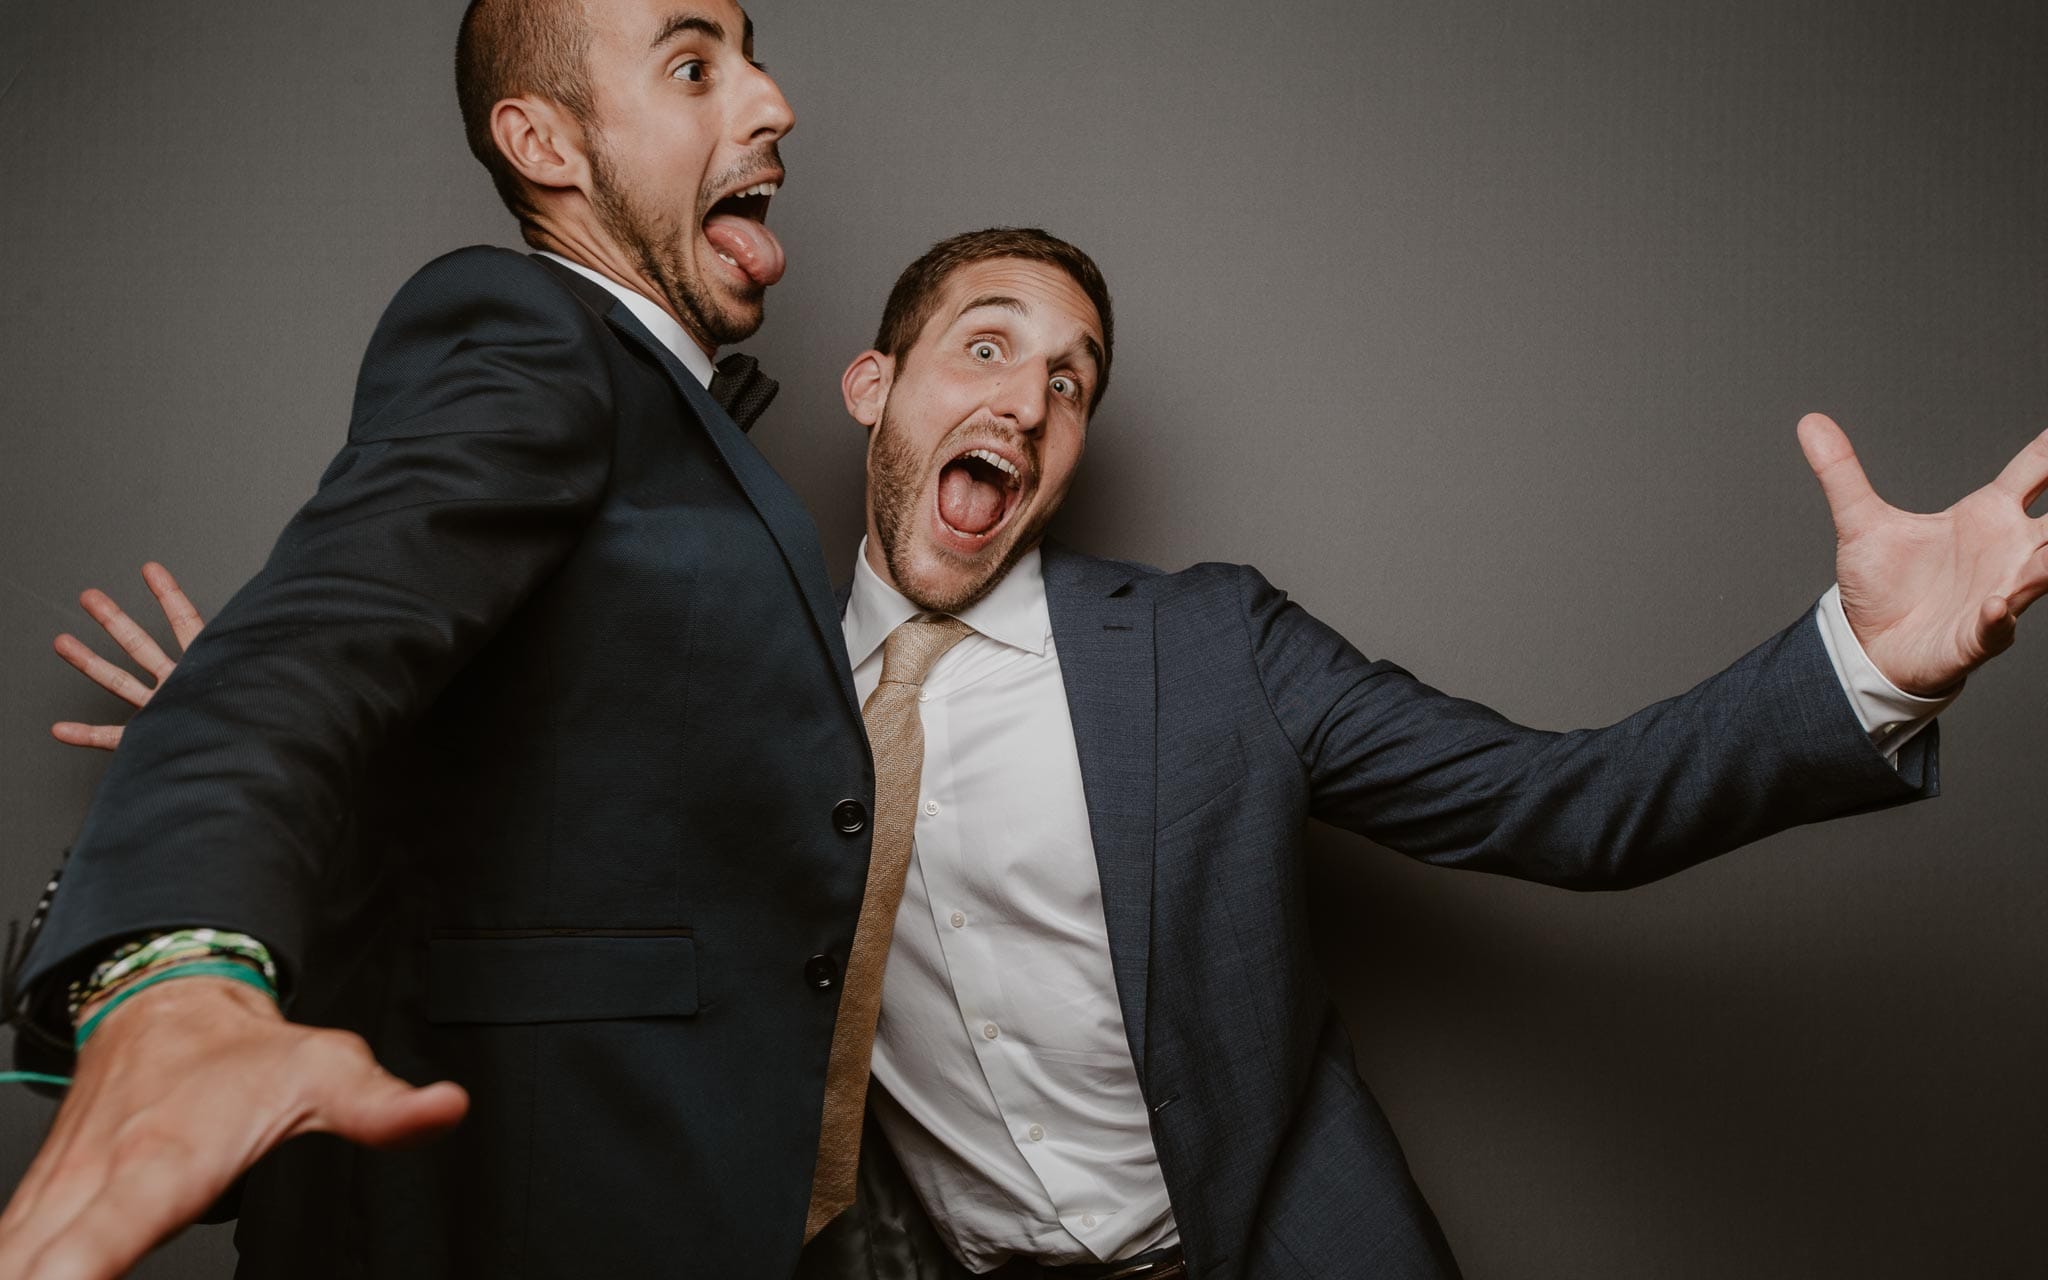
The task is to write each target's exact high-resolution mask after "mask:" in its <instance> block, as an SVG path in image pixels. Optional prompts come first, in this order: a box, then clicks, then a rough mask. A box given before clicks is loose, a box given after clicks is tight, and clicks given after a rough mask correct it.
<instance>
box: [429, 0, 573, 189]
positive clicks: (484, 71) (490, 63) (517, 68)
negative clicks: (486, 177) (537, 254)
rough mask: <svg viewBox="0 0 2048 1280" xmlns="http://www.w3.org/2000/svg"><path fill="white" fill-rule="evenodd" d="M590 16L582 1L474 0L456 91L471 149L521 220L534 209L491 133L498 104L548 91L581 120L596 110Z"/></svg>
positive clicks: (458, 59)
mask: <svg viewBox="0 0 2048 1280" xmlns="http://www.w3.org/2000/svg"><path fill="white" fill-rule="evenodd" d="M589 53H590V23H589V21H588V20H587V19H586V17H585V15H584V12H583V0H470V4H469V8H468V10H467V11H465V12H464V13H463V15H462V32H461V34H460V35H459V36H457V37H456V40H455V96H456V99H457V101H459V102H460V103H461V105H462V127H463V130H464V132H466V133H467V134H468V135H469V149H470V152H471V153H472V154H473V155H475V156H476V158H477V159H478V160H479V161H480V162H482V164H483V166H484V168H486V169H488V170H489V171H490V174H491V182H492V183H493V185H495V186H496V187H497V188H498V198H499V199H500V200H503V201H504V202H505V207H506V208H507V209H510V210H511V211H512V215H513V216H514V217H516V218H519V219H520V220H521V221H524V220H526V219H527V218H528V217H530V216H531V215H532V213H533V212H534V209H533V202H532V200H531V199H530V198H529V197H528V194H527V188H526V183H525V181H524V180H523V179H521V178H520V176H519V172H518V170H516V169H514V168H513V167H512V162H511V161H509V160H507V159H506V158H505V156H504V153H503V152H501V151H499V150H498V144H497V143H496V142H495V141H493V140H492V138H491V108H493V107H495V106H497V105H498V103H500V102H502V101H504V100H505V99H506V98H522V97H534V98H545V99H547V100H548V101H550V102H553V103H556V104H558V105H560V106H561V107H562V108H563V109H564V110H566V111H568V113H569V114H570V115H571V116H573V117H575V119H576V120H577V121H578V122H579V123H581V124H585V125H587V124H589V123H590V121H591V119H592V118H593V116H594V115H595V103H594V102H593V100H592V97H591V89H590V68H589V65H588V61H587V59H588V55H589Z"/></svg>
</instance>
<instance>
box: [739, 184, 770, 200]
mask: <svg viewBox="0 0 2048 1280" xmlns="http://www.w3.org/2000/svg"><path fill="white" fill-rule="evenodd" d="M779 190H781V187H780V186H779V185H777V184H776V183H773V182H757V183H755V184H754V185H753V186H751V187H748V188H747V189H746V190H745V191H735V192H733V193H732V198H734V199H738V198H741V197H744V196H772V195H774V194H775V193H776V192H777V191H779Z"/></svg>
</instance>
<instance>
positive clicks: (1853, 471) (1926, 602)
mask: <svg viewBox="0 0 2048 1280" xmlns="http://www.w3.org/2000/svg"><path fill="white" fill-rule="evenodd" d="M1799 447H1800V448H1801V449H1803V450H1804V451H1805V453H1806V461H1807V465H1809V466H1811V467H1812V468H1813V474H1814V475H1815V476H1816V477H1818V478H1819V480H1820V487H1821V491H1822V492H1823V493H1824V494H1825V495H1826V496H1827V502H1828V510H1829V512H1830V514H1832V515H1833V517H1834V521H1835V577H1836V581H1837V582H1838V583H1840V584H1841V588H1842V611H1843V613H1845V614H1846V615H1847V616H1848V619H1849V625H1850V627H1851V628H1852V629H1853V630H1854V631H1855V632H1856V638H1857V639H1858V640H1859V641H1861V642H1862V645H1863V650H1864V652H1865V653H1867V654H1869V655H1870V660H1871V661H1872V662H1874V663H1876V664H1877V668H1878V670H1880V671H1882V672H1884V674H1885V677H1886V678H1887V679H1889V680H1890V681H1891V682H1892V683H1893V684H1895V685H1897V686H1898V687H1899V688H1900V689H1902V690H1904V691H1905V692H1907V693H1911V694H1917V695H1920V696H1923V697H1930V696H1935V695H1939V694H1942V693H1945V692H1947V691H1948V690H1950V689H1951V688H1952V687H1953V686H1955V685H1956V684H1957V683H1958V682H1959V681H1961V680H1962V679H1963V677H1965V676H1967V675H1969V674H1970V672H1972V671H1974V670H1976V669H1977V668H1978V667H1979V666H1982V665H1983V664H1984V662H1985V661H1986V660H1987V659H1989V658H1991V657H1992V656H1993V655H1995V654H1998V653H2001V652H2003V651H2004V650H2005V649H2006V648H2007V647H2008V646H2010V645H2011V644H2012V641H2013V635H2014V632H2015V630H2016V628H2017V627H2018V625H2019V617H2020V614H2022V613H2024V612H2026V609H2027V606H2028V605H2030V604H2032V603H2034V601H2035V600H2037V599H2039V598H2040V597H2041V595H2042V594H2043V592H2048V518H2043V519H2038V520H2037V519H2035V518H2034V517H2032V516H2030V515H2028V514H2027V507H2028V505H2029V504H2031V503H2032V502H2033V501H2034V499H2035V498H2037V497H2039V496H2040V495H2041V492H2042V491H2043V490H2044V489H2048V432H2043V433H2042V434H2041V435H2038V436H2036V437H2034V439H2033V440H2032V441H2031V442H2029V443H2028V445H2027V447H2026V448H2024V449H2022V450H2020V451H2019V453H2018V455H2017V456H2015V457H2014V458H2013V460H2012V461H2011V462H2009V463H2007V464H2006V466H2005V470H2003V471H2001V472H1999V473H1998V478H1997V479H1995V480H1993V481H1992V482H1991V483H1990V484H1987V485H1985V486H1984V487H1983V488H1981V489H1979V490H1977V491H1976V492H1975V493H1972V494H1970V495H1969V496H1967V497H1965V498H1963V499H1962V500H1961V501H1960V502H1957V503H1956V504H1955V505H1954V506H1952V507H1950V508H1949V509H1948V510H1946V511H1941V512H1937V513H1935V514H1932V515H1919V514H1916V513H1914V512H1910V511H1901V510H1899V509H1898V508H1897V507H1894V506H1892V505H1891V504H1889V503H1887V502H1886V501H1884V499H1882V498H1880V497H1878V496H1877V492H1876V491H1875V490H1874V489H1872V488H1871V487H1870V481H1869V480H1868V479H1866V478H1865V477H1864V474H1863V467H1862V465H1861V464H1860V463H1858V462H1857V461H1856V451H1855V450H1854V449H1852V448H1850V447H1849V439H1848V437H1847V436H1845V435H1843V434H1842V429H1841V428H1840V427H1838V426H1836V425H1835V424H1834V422H1833V421H1832V420H1831V419H1829V418H1827V417H1825V416H1823V415H1821V414H1818V413H1810V414H1808V415H1806V416H1805V417H1804V418H1801V419H1800V420H1799Z"/></svg>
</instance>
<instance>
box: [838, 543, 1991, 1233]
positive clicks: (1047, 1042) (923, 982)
mask: <svg viewBox="0 0 2048 1280" xmlns="http://www.w3.org/2000/svg"><path fill="white" fill-rule="evenodd" d="M866 552H867V547H866V544H865V543H863V544H862V547H861V554H860V555H859V557H858V558H857V559H856V561H855V565H854V578H853V591H852V595H851V597H850V598H849V600H848V602H847V608H846V616H845V619H844V628H845V635H846V648H847V653H848V656H849V657H850V658H851V659H852V662H853V678H854V686H855V688H856V690H857V692H858V693H859V695H860V698H861V700H862V701H863V702H865V701H866V700H867V697H868V695H869V694H870V693H872V692H873V691H874V688H875V685H876V684H877V683H879V682H880V680H881V674H882V642H883V641H884V640H886V639H887V638H888V635H889V633H890V632H891V631H893V630H895V628H896V627H897V625H898V624H900V623H902V622H904V621H905V620H907V619H909V618H910V617H912V616H913V615H915V614H917V613H918V612H920V611H919V609H918V608H917V606H916V605H913V604H912V603H911V602H910V601H908V600H906V599H904V598H903V596H902V595H900V594H899V593H898V592H896V591H895V590H894V589H893V588H891V587H889V586H888V585H887V584H886V583H884V582H883V581H882V580H881V579H880V578H879V577H878V576H877V575H876V574H875V572H874V570H873V569H871V568H870V567H869V565H868V561H867V554H866ZM1815 615H1816V618H1815V620H1816V623H1817V625H1818V626H1819V627H1820V629H1821V637H1822V642H1823V645H1824V647H1825V648H1826V650H1827V653H1828V656H1829V658H1830V660H1832V661H1833V663H1834V666H1835V674H1836V675H1837V677H1838V678H1840V680H1841V681H1842V687H1843V690H1844V692H1845V693H1846V694H1847V695H1848V698H1849V702H1850V704H1851V706H1852V707H1853V708H1854V709H1855V712H1856V715H1857V718H1858V720H1859V721H1860V722H1861V723H1862V725H1863V728H1864V730H1865V731H1866V732H1868V733H1869V734H1870V735H1871V739H1872V742H1873V743H1874V744H1875V745H1876V746H1877V747H1878V749H1879V750H1881V751H1883V752H1885V753H1886V754H1887V755H1889V756H1891V757H1892V758H1893V759H1894V762H1896V757H1897V752H1898V749H1899V748H1900V747H1901V746H1903V745H1905V743H1906V742H1907V741H1908V740H1909V739H1911V737H1912V736H1913V735H1914V734H1915V733H1917V732H1919V730H1920V729H1921V728H1922V727H1924V726H1925V725H1926V724H1927V722H1928V720H1929V719H1930V718H1932V717H1933V716H1934V715H1935V713H1937V712H1939V711H1940V710H1941V709H1942V708H1944V707H1946V706H1947V705H1948V703H1949V702H1950V701H1951V700H1952V698H1941V699H1928V698H1916V697H1914V696H1912V695H1911V694H1907V693H1904V692H1902V691H1900V690H1899V689H1897V688H1895V687H1894V686H1893V685H1892V684H1891V682H1890V681H1889V680H1887V679H1885V677H1884V674H1883V673H1882V672H1880V671H1879V670H1878V669H1877V667H1876V666H1875V665H1874V664H1873V663H1872V662H1871V661H1870V659H1869V657H1868V656H1867V655H1866V654H1865V653H1864V651H1863V647H1862V645H1861V644H1859V643H1858V642H1857V640H1856V637H1855V634H1854V633H1853V632H1852V631H1851V630H1850V629H1849V624H1848V620H1847V618H1846V617H1845V616H1844V615H1843V612H1842V605H1841V599H1840V594H1839V592H1838V591H1837V590H1830V591H1829V592H1828V594H1827V595H1826V596H1825V597H1823V598H1822V600H1821V603H1820V606H1819V607H1818V608H1817V609H1816V610H1815ZM959 617H960V619H961V621H963V622H965V623H967V624H968V625H969V626H971V627H973V628H974V633H973V634H972V635H969V636H967V637H966V638H965V639H963V640H962V641H960V643H959V644H958V645H956V646H955V647H954V648H953V649H951V650H950V651H948V652H947V653H946V654H945V655H944V656H942V657H941V658H940V659H939V660H938V661H937V662H936V663H934V664H933V666H932V669H931V672H930V674H929V675H927V677H926V679H925V682H924V689H923V692H922V694H921V696H920V698H919V703H920V706H919V710H920V713H921V720H922V723H923V725H924V735H925V747H924V770H923V775H922V778H921V781H920V789H919V794H918V812H917V826H916V832H915V837H914V845H913V850H912V857H911V864H910V870H909V873H908V876H907V878H906V881H905V885H904V893H903V904H902V907H901V908H900V909H899V910H898V912H897V916H896V933H895V938H894V941H893V943H892V944H891V948H890V952H889V966H888V970H887V972H886V974H885V975H884V978H883V984H882V1011H881V1018H880V1021H879V1023H878V1024H877V1027H876V1032H875V1049H874V1063H873V1065H874V1078H875V1081H876V1083H877V1084H878V1085H879V1086H880V1087H879V1089H878V1090H877V1091H876V1093H875V1095H874V1097H875V1114H876V1118H877V1119H878V1120H879V1122H880V1123H881V1126H882V1129H883V1132H884V1133H885V1134H886V1135H887V1137H888V1139H889V1144H890V1146H891V1147H892V1148H894V1150H895V1152H896V1155H897V1157H898V1158H899V1159H900V1160H901V1162H902V1164H903V1168H904V1171H905V1173H906V1174H907V1175H908V1176H909V1178H910V1180H911V1182H912V1184H913V1185H914V1186H915V1187H916V1189H917V1192H918V1196H919V1199H920V1200H921V1201H922V1202H923V1203H924V1206H925V1208H926V1210H927V1211H928V1212H929V1213H930V1215H931V1217H932V1221H933V1224H934V1225H935V1226H936V1227H937V1228H938V1231H939V1235H940V1237H941V1238H942V1239H943V1240H945V1242H946V1243H947V1245H948V1247H949V1248H950V1249H951V1250H952V1252H953V1254H954V1255H955V1256H956V1257H957V1258H958V1259H959V1260H960V1261H961V1262H962V1263H963V1264H965V1265H966V1266H967V1267H968V1268H969V1269H970V1270H972V1271H977V1272H980V1271H988V1270H992V1269H994V1268H995V1267H996V1266H998V1265H1000V1264H1001V1263H1002V1262H1003V1260H1004V1259H1005V1258H1007V1257H1009V1256H1010V1255H1011V1254H1024V1255H1028V1256H1032V1257H1036V1258H1039V1259H1043V1260H1045V1261H1049V1262H1096V1261H1111V1260H1114V1259H1117V1258H1121V1257H1128V1256H1131V1255H1132V1254H1136V1253H1142V1252H1144V1251H1145V1250H1148V1249H1153V1248H1158V1247H1160V1246H1162V1245H1166V1244H1172V1243H1174V1242H1176V1241H1177V1240H1178V1239H1179V1231H1178V1228H1177V1227H1176V1226H1175V1224H1174V1220H1173V1210H1172V1206H1171V1205H1170V1204H1169V1202H1168V1198H1167V1193H1166V1182H1165V1179H1164V1177H1163V1175H1162V1174H1161V1173H1160V1170H1159V1157H1158V1154H1157V1152H1156V1151H1155V1150H1154V1149H1153V1145H1152V1134H1151V1125H1150V1115H1149V1113H1148V1112H1147V1110H1146V1107H1145V1099H1144V1095H1143V1093H1142V1092H1141V1091H1140V1089H1139V1087H1138V1078H1137V1069H1136V1066H1135V1064H1134V1063H1133V1061H1132V1059H1131V1051H1130V1044H1129V1042H1128V1041H1127V1040H1126V1039H1125V1036H1124V1026H1123V1016H1122V1013H1121V1012H1120V1009H1119V1006H1118V1003H1117V994H1116V979H1115V974H1114V971H1113V970H1112V968H1111V965H1110V953H1109V932H1108V928H1107V926H1106V925H1105V924H1104V920H1103V911H1102V884H1101V880H1100V877H1099V874H1098V872H1097V869H1096V863H1095V845H1094V841H1093V839H1092V837H1091V836H1090V833H1089V827H1088V807H1087V802H1086V798H1085V797H1084V795H1083V792H1082V786H1081V765H1080V758H1079V755H1078V754H1077V752H1076V749H1075V746H1074V730H1073V724H1072V722H1071V720H1070V719H1069V718H1068V713H1067V700H1066V685H1065V683H1064V681H1063V680H1062V679H1061V676H1060V664H1059V655H1058V653H1057V651H1056V650H1055V647H1054V644H1053V636H1052V622H1051V615H1050V612H1049V610H1048V609H1047V606H1046V600H1045V579H1044V576H1043V573H1042V570H1041V566H1040V560H1039V553H1038V552H1036V551H1033V552H1031V553H1030V554H1028V555H1026V556H1025V557H1024V558H1023V559H1022V560H1020V561H1019V562H1018V563H1017V566H1016V567H1015V568H1014V569H1012V570H1011V571H1010V574H1009V576H1008V577H1006V578H1005V579H1003V581H1002V582H1000V583H998V584H997V585H996V587H995V589H994V590H993V591H991V592H990V593H989V594H988V596H986V597H985V598H984V599H982V600H981V601H980V602H979V603H977V604H975V605H974V606H973V607H972V608H970V609H968V610H966V611H965V612H963V613H961V614H960V615H959Z"/></svg>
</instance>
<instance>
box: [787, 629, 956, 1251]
mask: <svg viewBox="0 0 2048 1280" xmlns="http://www.w3.org/2000/svg"><path fill="white" fill-rule="evenodd" d="M973 630H974V628H972V627H970V626H968V625H967V624H966V623H964V622H962V621H960V620H959V619H958V618H949V617H947V616H945V615H944V614H938V613H921V614H919V615H917V616H916V617H914V618H912V619H910V620H909V621H908V622H905V623H904V624H903V625H902V626H899V627H897V628H896V629H895V630H894V631H891V632H890V633H889V638H888V640H886V641H885V642H883V645H882V682H881V683H880V684H878V685H876V686H875V691H874V692H873V693H871V694H869V695H868V700H867V703H866V705H864V706H863V707H862V708H861V715H862V716H863V717H864V718H865V719H866V720H867V726H868V746H869V748H870V749H871V750H872V751H873V752H874V756H875V830H874V841H873V844H872V846H871V848H870V852H869V854H868V885H867V892H866V893H865V894H864V895H863V896H862V898H861V902H860V921H859V923H857V924H856V925H855V926H854V929H853V950H852V952H851V953H850V954H849V955H848V956H847V958H846V985H845V986H844V987H842V988H841V989H840V992H839V1018H838V1021H837V1022H835V1023H834V1024H833V1027H832V1056H831V1057H830V1059H828V1060H827V1063H826V1067H825V1120H824V1125H823V1127H822V1128H821V1129H820V1131H819V1134H818V1166H817V1169H816V1171H815V1172H814V1173H813V1174H812V1175H811V1211H810V1214H809V1215H808V1217H807V1218H806V1219H805V1221H804V1239H805V1240H806V1241H809V1240H810V1238H811V1237H812V1236H815V1235H817V1234H818V1232H819V1230H821V1229H822V1228H823V1227H824V1225H825V1224H826V1223H828V1222H830V1221H832V1219H834V1218H836V1217H838V1216H839V1214H840V1213H842V1212H844V1211H845V1210H846V1208H847V1207H848V1206H849V1205H851V1204H852V1203H853V1184H854V1173H855V1170H856V1169H857V1167H858V1166H859V1164H860V1129H861V1118H862V1116H863V1115H864V1114H865V1112H866V1108H867V1097H868V1063H869V1059H871V1058H872V1057H873V1056H874V1051H875V1018H876V1016H877V1015H878V1014H879V1013H880V1012H881V1009H882V970H883V969H884V968H885V967H886V966H887V964H888V962H889V939H890V936H891V934H893V933H894V931H895V928H896V908H897V907H898V906H899V905H901V904H902V902H903V877H904V875H905V873H906V872H908V871H909V869H910V842H911V836H912V835H913V834H914V833H915V831H916V828H917V791H918V779H919V776H920V775H921V774H922V773H923V772H924V724H923V722H922V721H921V720H919V719H918V710H917V694H918V690H919V688H920V687H922V686H923V684H924V677H925V673H927V672H929V671H930V670H931V669H932V664H933V663H934V662H937V661H938V660H939V655H940V654H942V653H944V652H945V651H946V650H948V649H950V648H952V647H953V646H954V645H956V644H958V643H960V641H961V639H962V638H963V637H965V636H967V635H968V634H969V633H970V632H972V631H973Z"/></svg>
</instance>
